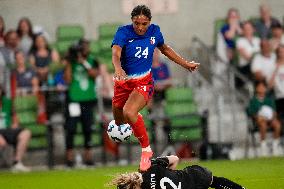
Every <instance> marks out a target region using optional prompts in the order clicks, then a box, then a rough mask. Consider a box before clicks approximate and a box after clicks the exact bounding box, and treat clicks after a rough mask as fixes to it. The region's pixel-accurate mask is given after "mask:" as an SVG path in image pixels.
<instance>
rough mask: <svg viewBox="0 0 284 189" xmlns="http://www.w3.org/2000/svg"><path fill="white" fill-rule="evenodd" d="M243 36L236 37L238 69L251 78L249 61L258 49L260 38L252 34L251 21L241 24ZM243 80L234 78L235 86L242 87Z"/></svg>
mask: <svg viewBox="0 0 284 189" xmlns="http://www.w3.org/2000/svg"><path fill="white" fill-rule="evenodd" d="M242 29H243V36H242V37H240V38H238V39H237V52H238V54H239V62H238V65H237V66H238V70H239V71H240V72H241V73H242V74H243V75H245V76H246V77H248V78H251V72H250V63H251V60H252V58H253V56H254V54H256V53H258V52H259V51H260V39H259V38H258V37H255V36H254V27H253V25H252V23H251V22H249V21H245V22H244V23H243V24H242ZM243 84H244V83H243V82H242V81H240V80H238V79H237V80H236V85H237V87H242V86H243Z"/></svg>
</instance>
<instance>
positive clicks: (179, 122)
mask: <svg viewBox="0 0 284 189" xmlns="http://www.w3.org/2000/svg"><path fill="white" fill-rule="evenodd" d="M165 114H166V117H167V118H168V120H169V124H170V133H168V135H169V137H170V141H172V142H182V141H193V140H200V139H202V134H203V132H202V131H203V119H202V116H201V115H200V114H199V113H198V108H197V105H196V103H195V101H194V94H193V91H192V89H190V88H170V89H168V90H167V91H166V105H165Z"/></svg>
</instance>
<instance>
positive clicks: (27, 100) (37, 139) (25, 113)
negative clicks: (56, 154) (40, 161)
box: [14, 95, 48, 149]
mask: <svg viewBox="0 0 284 189" xmlns="http://www.w3.org/2000/svg"><path fill="white" fill-rule="evenodd" d="M14 109H15V111H16V115H17V118H18V120H19V125H20V126H21V127H24V128H27V129H29V130H30V131H31V133H32V139H31V141H30V143H29V145H28V148H29V149H38V148H41V149H44V148H47V146H48V142H47V137H46V133H47V126H46V125H43V124H38V123H37V116H38V113H37V112H38V99H37V96H34V95H27V96H17V97H15V99H14Z"/></svg>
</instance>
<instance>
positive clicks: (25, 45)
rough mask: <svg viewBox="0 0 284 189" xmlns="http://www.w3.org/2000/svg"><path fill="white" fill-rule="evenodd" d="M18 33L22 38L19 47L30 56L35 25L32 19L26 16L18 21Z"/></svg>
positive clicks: (26, 56) (26, 55)
mask: <svg viewBox="0 0 284 189" xmlns="http://www.w3.org/2000/svg"><path fill="white" fill-rule="evenodd" d="M17 33H18V36H19V39H20V44H19V48H20V50H22V51H23V52H24V55H25V58H26V59H27V58H28V55H29V52H30V49H31V47H32V44H33V38H34V34H33V27H32V24H31V21H30V19H28V18H26V17H24V18H21V19H20V21H19V22H18V27H17Z"/></svg>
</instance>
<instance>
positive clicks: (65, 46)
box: [55, 40, 75, 57]
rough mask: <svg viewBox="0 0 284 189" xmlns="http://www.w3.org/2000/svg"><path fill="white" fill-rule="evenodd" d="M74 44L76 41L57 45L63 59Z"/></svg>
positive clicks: (67, 41)
mask: <svg viewBox="0 0 284 189" xmlns="http://www.w3.org/2000/svg"><path fill="white" fill-rule="evenodd" d="M74 42H75V41H74V40H65V41H57V42H56V44H55V45H56V49H57V51H58V53H59V54H60V56H62V57H63V56H64V55H65V54H66V52H67V51H68V49H69V47H70V46H71V45H72V44H73V43H74Z"/></svg>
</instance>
